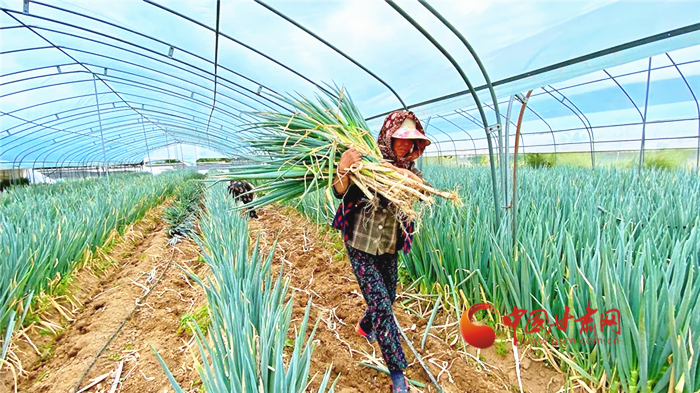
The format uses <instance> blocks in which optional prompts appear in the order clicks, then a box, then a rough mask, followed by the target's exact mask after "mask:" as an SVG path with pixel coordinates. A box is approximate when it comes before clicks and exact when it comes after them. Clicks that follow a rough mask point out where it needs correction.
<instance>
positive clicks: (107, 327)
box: [3, 206, 206, 393]
mask: <svg viewBox="0 0 700 393" xmlns="http://www.w3.org/2000/svg"><path fill="white" fill-rule="evenodd" d="M161 214H162V206H161V207H160V208H156V209H153V210H151V211H150V212H149V213H148V214H147V215H146V217H145V218H144V219H143V220H142V221H141V222H139V223H138V224H137V225H136V226H134V227H132V228H131V229H130V230H129V231H127V233H126V234H125V235H124V236H123V237H122V241H120V242H119V244H118V245H117V246H116V247H115V248H114V249H113V250H112V251H111V252H110V253H109V254H108V257H109V258H110V259H112V260H113V261H114V264H113V265H112V266H111V267H110V268H108V269H107V270H106V271H104V272H102V273H101V274H97V275H95V274H92V273H91V272H89V271H87V270H88V269H83V270H86V271H81V272H79V273H78V274H77V276H76V278H75V280H74V281H73V284H74V286H75V287H76V288H78V290H77V291H76V292H75V293H74V296H75V297H76V298H77V299H78V300H79V301H80V302H81V303H82V304H83V307H82V308H80V309H79V310H75V322H73V323H72V324H70V325H68V326H66V328H65V330H63V331H62V332H60V334H59V335H58V336H56V337H55V341H53V339H54V337H47V338H44V341H47V340H50V341H48V342H45V343H44V344H40V345H41V346H38V348H42V347H43V348H46V347H49V348H50V351H48V352H49V353H48V354H47V353H46V351H42V352H44V356H43V357H39V358H37V357H38V356H36V354H34V355H35V356H34V358H33V359H32V356H31V354H30V353H29V352H28V351H26V350H24V351H23V352H25V356H24V361H23V364H24V367H25V369H27V371H28V376H27V377H26V378H22V380H21V382H20V386H19V391H20V392H31V393H38V392H51V393H59V392H60V393H67V392H69V391H71V389H73V388H74V386H75V385H76V383H77V382H78V380H79V379H80V377H81V376H82V375H83V373H84V372H85V371H86V370H87V368H88V366H89V364H90V363H92V361H93V360H94V359H95V356H96V355H97V353H98V351H99V350H100V349H101V348H102V347H103V346H104V345H105V343H106V342H107V340H108V339H109V338H110V337H111V336H112V335H113V334H114V332H115V331H116V330H117V329H118V328H119V326H120V325H121V324H122V322H123V321H124V320H125V318H126V317H127V315H129V314H130V312H131V311H132V309H133V308H134V306H135V303H136V301H137V299H139V298H141V296H143V295H144V294H145V293H146V292H147V289H148V288H149V287H152V290H151V293H150V295H149V296H148V297H147V298H146V301H145V303H143V304H141V305H140V307H138V308H137V309H136V311H135V312H134V314H133V315H132V317H131V319H130V320H129V321H128V322H127V323H126V324H125V325H124V327H123V328H122V329H121V331H120V332H119V334H118V335H117V336H116V337H115V338H114V339H113V341H112V342H111V344H110V345H109V347H108V348H106V350H105V351H103V352H102V354H101V356H100V357H99V358H98V360H97V361H96V363H95V364H94V366H93V367H92V369H91V371H90V372H89V373H88V374H87V376H86V378H85V379H84V382H83V383H82V385H81V388H84V387H85V386H87V385H89V384H90V382H91V380H92V379H93V378H96V377H99V376H103V375H105V374H108V377H107V378H105V379H104V380H103V382H102V383H100V384H98V385H96V386H94V387H93V388H91V389H89V390H87V392H107V391H109V388H110V386H111V384H112V382H113V380H114V378H115V374H116V372H115V371H116V369H117V368H118V367H117V366H118V364H119V363H120V362H122V363H123V368H122V372H121V378H120V379H121V384H120V386H119V389H118V390H117V391H118V392H133V393H137V392H138V393H146V392H163V391H164V389H170V384H169V382H168V381H167V378H166V377H165V374H164V372H163V369H162V368H161V366H160V364H159V363H158V361H157V359H156V357H155V356H154V355H153V353H152V351H151V349H150V347H151V346H152V347H153V348H154V349H156V350H157V351H158V352H159V353H160V355H161V356H162V357H163V359H164V360H165V362H166V363H167V364H168V366H169V368H170V370H171V371H172V372H173V374H174V375H175V377H176V379H177V380H178V382H179V383H180V385H181V386H182V387H183V388H185V389H187V388H190V389H192V388H193V387H194V388H196V387H198V384H200V382H199V377H198V375H197V373H196V371H195V370H193V368H192V365H193V361H192V353H191V352H190V351H189V349H188V345H187V341H188V340H189V339H190V338H191V335H190V334H188V333H186V332H183V331H181V330H182V329H180V326H181V324H180V318H181V316H182V315H184V314H185V313H191V312H192V311H193V310H195V309H196V308H197V307H198V306H199V305H201V304H205V303H206V299H205V297H204V293H203V291H202V289H201V288H200V287H199V286H197V285H196V284H195V283H194V282H192V281H191V280H188V279H187V277H186V275H185V274H184V273H183V272H182V270H180V269H178V268H177V267H176V266H174V265H173V263H176V264H179V265H181V266H186V267H188V268H190V269H192V270H193V271H194V272H195V273H197V274H200V275H203V274H206V265H205V264H204V263H199V262H198V257H199V253H198V248H197V246H196V245H195V244H194V243H192V242H189V241H185V242H184V243H179V244H177V245H176V246H175V248H173V247H172V246H170V245H168V244H167V241H168V238H167V235H166V233H165V229H164V227H163V224H162V221H161ZM161 275H162V278H161V279H160V280H159V281H158V278H159V277H161ZM156 282H157V283H156ZM154 283H156V285H155V286H153V284H154ZM31 336H32V335H31V334H30V337H31ZM34 340H37V341H40V340H41V338H40V337H37V336H36V334H34ZM34 340H33V341H34ZM51 341H53V342H51ZM3 391H8V392H9V391H11V390H3ZM167 391H170V390H167Z"/></svg>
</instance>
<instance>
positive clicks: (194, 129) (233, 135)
mask: <svg viewBox="0 0 700 393" xmlns="http://www.w3.org/2000/svg"><path fill="white" fill-rule="evenodd" d="M115 109H116V108H112V110H111V111H110V112H111V113H115V112H124V111H125V110H126V109H125V108H120V109H116V110H115ZM92 113H94V112H90V114H89V115H88V116H83V118H84V117H93V116H94V115H93V114H92ZM152 116H153V117H154V118H156V119H157V121H160V118H159V117H158V116H157V115H152ZM119 117H124V116H119ZM79 119H80V118H78V119H77V120H79ZM110 119H113V118H110ZM135 119H136V122H135V123H133V124H124V123H123V122H117V123H109V125H110V126H111V125H113V124H117V125H116V126H114V127H111V128H110V131H111V130H118V129H119V128H120V127H131V126H133V127H132V128H131V129H136V128H138V126H139V124H142V126H143V124H144V123H142V122H140V121H139V117H136V118H135ZM165 119H166V121H174V122H177V121H180V120H178V119H172V116H171V117H166V118H165ZM75 120H76V119H73V120H71V121H75ZM190 122H192V120H189V118H187V122H183V124H185V125H189V123H190ZM85 124H92V123H85ZM164 124H165V125H167V126H173V125H174V126H177V127H183V126H182V125H179V124H170V123H164ZM195 124H198V125H201V124H202V123H195ZM40 126H42V127H46V126H45V125H40ZM32 128H33V127H32ZM47 128H48V127H47ZM52 129H56V128H52ZM90 129H91V128H90ZM184 129H188V130H192V131H194V132H196V128H192V127H184ZM56 130H59V131H63V130H60V129H56ZM139 130H140V129H139ZM139 130H136V131H134V132H133V133H138V132H140V131H139ZM25 131H26V130H25ZM150 131H153V129H150ZM221 131H222V133H223V135H226V136H231V137H232V138H234V140H235V139H237V138H238V136H237V135H236V134H232V133H229V132H228V131H227V130H225V129H223V128H222V129H221ZM117 132H121V134H120V135H127V136H131V134H130V133H131V130H130V129H126V130H120V131H117ZM176 133H180V134H182V132H178V131H176ZM72 134H77V135H78V136H82V137H85V136H90V137H96V136H95V135H93V134H87V135H86V134H82V133H75V132H73V133H72ZM12 135H15V134H12ZM42 137H43V136H42ZM65 137H68V138H73V139H77V138H78V137H77V136H70V135H64V136H60V137H58V138H65ZM55 139H56V138H51V137H50V136H49V139H47V140H44V141H42V142H41V143H40V144H41V145H43V144H46V143H51V142H53V141H54V140H55ZM223 139H225V140H228V138H226V137H223ZM70 140H72V139H70ZM118 140H119V139H118V138H113V139H110V140H109V142H115V141H118ZM32 142H35V140H33V141H32ZM26 143H29V142H28V141H26V140H25V141H23V142H22V143H20V144H18V145H16V146H14V147H13V148H17V147H19V146H22V145H24V144H26ZM36 146H38V145H36V144H35V145H34V147H36ZM56 148H58V149H60V148H63V146H57V147H56ZM20 154H21V153H20Z"/></svg>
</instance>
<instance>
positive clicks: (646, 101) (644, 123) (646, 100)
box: [639, 57, 651, 173]
mask: <svg viewBox="0 0 700 393" xmlns="http://www.w3.org/2000/svg"><path fill="white" fill-rule="evenodd" d="M650 81H651V57H650V58H649V68H648V69H647V91H646V95H645V97H644V116H643V117H642V146H641V148H640V149H639V173H641V172H642V165H643V164H644V142H645V140H646V128H647V109H649V82H650Z"/></svg>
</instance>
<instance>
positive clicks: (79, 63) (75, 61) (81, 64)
mask: <svg viewBox="0 0 700 393" xmlns="http://www.w3.org/2000/svg"><path fill="white" fill-rule="evenodd" d="M5 11H6V12H8V11H9V12H11V10H5ZM31 16H32V17H37V16H35V15H31ZM13 19H15V20H16V21H17V22H18V23H20V24H22V26H16V27H24V28H27V29H29V30H30V31H33V30H32V28H30V27H28V26H26V24H24V23H23V22H22V21H20V20H17V19H16V18H13ZM45 19H48V18H45ZM91 19H95V18H91ZM57 23H59V24H63V25H66V24H65V23H61V22H57ZM33 32H34V31H33ZM34 33H35V34H37V35H38V36H40V37H41V38H44V37H43V36H41V35H40V34H38V33H36V32H34ZM59 33H63V32H59ZM97 34H100V33H97ZM44 40H45V41H47V42H49V43H51V42H50V41H49V40H46V39H45V38H44ZM122 41H123V40H122ZM51 44H52V46H50V47H47V48H56V49H59V50H60V48H59V47H57V46H56V45H53V43H51ZM103 44H104V43H103ZM128 44H131V43H128ZM119 49H121V50H124V48H119ZM62 52H63V51H62ZM63 53H64V54H65V52H63ZM136 54H138V55H141V56H143V54H139V53H136ZM98 55H99V54H98ZM68 57H70V58H71V59H72V60H74V63H68V64H70V65H73V64H77V65H79V66H82V67H83V68H85V69H86V71H87V72H88V73H92V74H93V75H94V72H92V71H91V70H90V69H89V68H87V67H85V66H84V64H83V63H81V62H79V61H77V60H76V59H74V58H73V57H72V56H70V55H68ZM117 60H118V61H121V62H124V61H123V60H121V59H117ZM156 61H158V60H157V59H156ZM60 65H66V63H62V64H60ZM60 65H58V66H59V67H60ZM169 65H171V64H169ZM171 66H172V65H171ZM24 71H26V70H24ZM185 71H187V70H185ZM160 74H164V73H163V72H160ZM169 76H170V77H173V76H172V75H169ZM198 76H200V77H201V75H198ZM141 77H144V76H141ZM151 79H152V78H151ZM248 79H249V78H248ZM100 80H101V82H103V83H104V81H103V80H102V79H101V78H100ZM158 82H159V83H164V84H167V82H163V81H158ZM105 84H106V83H105ZM106 85H107V84H106ZM195 85H196V84H195ZM107 86H108V88H110V90H111V91H112V92H113V93H114V94H116V95H117V96H119V94H118V93H117V92H116V91H114V90H113V89H111V87H110V86H109V85H107ZM200 87H201V86H200ZM178 88H181V87H179V86H178ZM205 89H206V88H205ZM233 90H235V89H233ZM271 91H272V90H271ZM244 96H245V95H244ZM120 98H121V97H120ZM246 98H249V99H250V98H251V97H248V96H246ZM253 100H255V99H254V98H253ZM122 101H123V102H124V104H126V106H127V107H129V108H130V109H133V107H131V105H130V104H129V102H127V101H126V100H124V99H122ZM255 101H257V100H255ZM258 103H260V102H258ZM135 112H136V113H137V114H138V115H139V116H141V118H143V119H148V117H147V116H144V115H143V114H142V113H140V112H138V111H136V110H135ZM234 117H235V116H234ZM30 129H31V128H30ZM8 134H9V132H8ZM12 135H14V134H12Z"/></svg>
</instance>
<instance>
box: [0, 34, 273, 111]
mask: <svg viewBox="0 0 700 393" xmlns="http://www.w3.org/2000/svg"><path fill="white" fill-rule="evenodd" d="M31 27H32V28H34V29H37V30H42V31H48V32H51V33H56V34H62V35H66V36H69V37H73V38H76V39H81V40H85V41H88V42H92V43H96V44H100V45H104V46H107V47H111V48H115V49H117V50H121V51H124V52H127V53H130V54H133V55H136V56H141V57H143V58H145V59H148V60H151V61H154V62H157V63H160V64H164V65H166V66H169V67H172V68H175V69H177V70H180V71H183V72H185V73H189V74H192V75H194V76H197V77H199V78H202V79H204V80H206V81H207V82H213V79H208V78H207V76H206V75H202V74H198V73H197V72H194V71H192V70H188V69H186V68H184V67H180V66H177V65H174V64H171V63H168V62H166V61H163V60H160V59H157V58H155V57H151V56H148V55H146V54H143V53H139V52H136V51H132V50H129V49H126V48H122V47H119V46H116V45H112V44H108V43H104V42H101V41H97V40H93V39H91V38H87V37H81V36H78V35H74V34H70V33H66V32H62V31H60V30H53V29H48V28H44V27H40V26H31ZM0 30H2V28H0ZM56 47H57V48H60V49H66V50H69V51H72V52H78V53H84V54H87V55H90V56H95V57H100V58H103V59H108V60H112V61H116V62H119V63H123V64H127V65H130V66H133V67H136V68H142V69H144V70H148V71H150V72H153V73H155V74H159V75H165V76H167V77H169V78H172V79H175V80H179V81H182V82H185V83H188V84H192V85H194V86H197V87H198V88H201V89H203V90H209V91H212V89H210V88H208V87H206V86H203V85H199V84H197V83H195V82H192V81H189V80H186V79H183V78H182V77H179V76H175V75H173V74H170V73H167V72H164V71H159V70H156V69H153V68H150V67H146V66H143V65H141V64H137V63H133V62H130V61H127V60H124V59H121V58H117V57H112V56H107V55H103V54H101V53H96V52H91V51H88V50H85V49H79V48H74V47H71V46H64V45H57V46H56ZM50 48H51V47H33V48H23V49H20V50H14V51H6V52H1V53H0V55H2V54H8V53H18V52H29V51H38V50H45V49H50ZM152 53H156V54H157V52H152ZM178 62H180V63H182V62H181V61H179V60H178ZM82 64H83V65H86V66H93V67H99V68H105V69H108V70H113V71H117V72H120V73H123V74H127V75H135V76H138V77H140V78H142V79H146V80H153V81H157V82H159V83H163V84H167V85H172V86H176V85H173V84H172V83H170V82H165V81H161V80H157V79H155V78H151V77H148V76H146V75H138V74H135V73H132V72H129V71H124V70H122V69H117V68H115V67H111V66H110V67H105V66H104V65H98V64H92V63H91V62H82ZM184 64H186V63H184ZM75 65H77V64H75V63H69V64H66V63H61V64H56V65H49V66H44V67H38V68H34V69H29V70H23V71H18V72H12V73H9V74H5V75H3V76H9V75H14V74H20V73H23V72H29V71H36V70H40V69H45V68H53V67H60V66H64V67H65V66H75ZM191 67H193V68H194V69H195V70H198V71H202V72H205V71H204V70H201V69H199V68H196V67H194V66H191ZM77 72H79V71H59V72H57V73H54V74H45V75H37V76H33V77H30V78H26V79H22V80H14V81H11V82H6V83H5V84H11V83H16V82H21V81H26V80H31V79H38V78H44V77H47V76H56V75H68V74H73V73H77ZM83 72H92V71H87V70H86V71H83ZM222 79H224V81H226V82H227V83H230V84H231V85H233V86H236V87H238V88H240V89H243V90H248V89H247V88H246V87H244V86H240V85H238V84H237V83H235V82H232V81H229V80H228V79H225V78H222ZM222 86H224V87H226V88H228V89H229V90H231V91H233V92H235V93H237V94H240V95H241V96H243V97H245V98H247V99H250V100H252V101H255V102H257V103H259V104H261V105H263V106H265V107H268V108H271V107H270V106H268V105H266V104H264V103H262V102H260V101H258V100H257V99H256V98H255V97H251V96H248V95H247V94H245V93H243V92H240V91H238V90H236V89H235V88H233V87H230V86H225V85H222ZM177 87H178V88H179V89H182V90H186V91H187V90H189V91H190V92H191V93H194V92H193V91H191V90H190V89H188V88H185V87H183V86H177ZM251 93H252V91H251ZM199 95H202V94H201V93H200V94H199ZM254 96H255V94H254ZM225 97H227V98H228V99H230V100H232V101H236V102H239V103H241V104H243V105H245V106H250V105H248V104H245V103H243V102H240V101H238V100H237V99H235V98H232V97H229V96H225ZM263 98H264V99H265V100H267V101H269V102H270V103H272V104H274V105H277V106H280V107H281V108H283V109H285V110H286V108H284V106H282V105H281V104H279V103H278V102H275V101H273V100H271V99H269V98H267V97H263Z"/></svg>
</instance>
